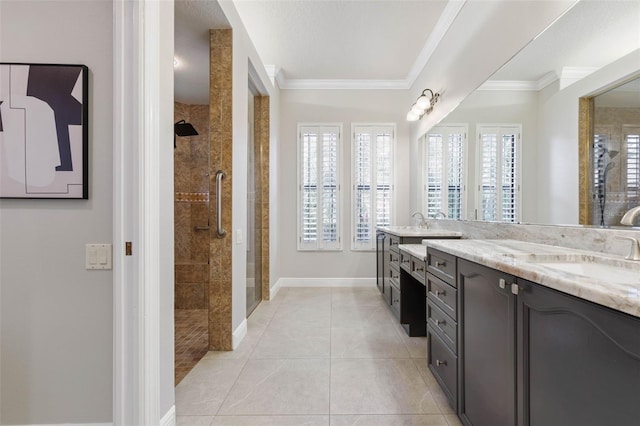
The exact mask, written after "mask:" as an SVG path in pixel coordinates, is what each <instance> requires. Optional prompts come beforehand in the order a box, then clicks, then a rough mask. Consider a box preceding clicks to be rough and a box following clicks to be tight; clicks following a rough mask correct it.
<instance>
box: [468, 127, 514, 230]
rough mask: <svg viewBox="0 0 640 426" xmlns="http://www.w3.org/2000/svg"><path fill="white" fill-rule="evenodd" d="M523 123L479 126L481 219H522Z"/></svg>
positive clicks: (501, 220)
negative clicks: (521, 157)
mask: <svg viewBox="0 0 640 426" xmlns="http://www.w3.org/2000/svg"><path fill="white" fill-rule="evenodd" d="M520 129H521V128H520V126H479V135H478V139H479V140H478V149H479V156H478V158H479V162H480V164H479V174H480V178H479V183H480V184H479V185H478V191H479V197H478V200H479V206H478V207H479V213H480V217H479V218H478V219H480V220H488V221H499V222H518V221H519V220H520V215H521V213H520V133H521V131H520Z"/></svg>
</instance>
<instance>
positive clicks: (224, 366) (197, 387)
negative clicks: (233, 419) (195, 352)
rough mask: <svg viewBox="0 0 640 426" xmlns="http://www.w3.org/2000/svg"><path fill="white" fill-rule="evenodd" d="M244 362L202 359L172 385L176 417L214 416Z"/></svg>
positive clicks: (238, 360)
mask: <svg viewBox="0 0 640 426" xmlns="http://www.w3.org/2000/svg"><path fill="white" fill-rule="evenodd" d="M245 362H246V360H244V359H235V360H234V359H226V360H222V359H216V360H212V359H203V360H201V361H200V362H199V363H198V364H197V365H196V366H195V367H194V369H193V370H191V372H190V373H189V374H188V375H187V376H186V377H185V378H184V379H183V380H182V382H180V384H179V385H178V386H176V413H177V415H198V416H212V415H215V414H217V412H218V409H219V408H220V406H221V405H222V402H223V401H224V399H225V397H226V396H227V393H228V392H229V389H231V387H232V386H233V384H234V383H235V381H236V379H237V378H238V375H239V374H240V371H241V370H242V367H243V366H244V364H245Z"/></svg>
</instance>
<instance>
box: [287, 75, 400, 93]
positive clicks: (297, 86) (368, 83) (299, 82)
mask: <svg viewBox="0 0 640 426" xmlns="http://www.w3.org/2000/svg"><path fill="white" fill-rule="evenodd" d="M276 81H277V82H278V86H279V87H280V89H284V90H407V89H409V85H408V84H407V82H406V80H316V79H313V80H311V79H310V80H305V79H294V80H287V79H286V78H285V77H284V75H283V73H279V74H277V75H276Z"/></svg>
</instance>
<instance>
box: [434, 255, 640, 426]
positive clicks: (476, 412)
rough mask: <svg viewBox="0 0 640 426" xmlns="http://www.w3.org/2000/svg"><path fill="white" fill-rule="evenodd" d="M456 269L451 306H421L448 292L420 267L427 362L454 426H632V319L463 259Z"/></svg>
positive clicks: (635, 393) (636, 373)
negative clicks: (454, 416) (452, 411)
mask: <svg viewBox="0 0 640 426" xmlns="http://www.w3.org/2000/svg"><path fill="white" fill-rule="evenodd" d="M456 266H457V271H456V272H455V274H456V276H457V280H456V286H457V306H454V305H451V304H450V303H446V304H445V303H444V300H443V298H440V299H437V298H435V297H431V298H429V296H431V295H432V293H434V295H435V291H439V290H435V289H439V288H440V287H441V286H442V285H443V284H445V285H446V284H447V282H445V281H444V280H441V279H440V278H437V277H435V276H434V275H433V274H431V270H430V269H429V266H428V267H427V270H428V272H429V273H428V274H427V280H428V281H429V279H431V280H433V281H434V283H435V284H436V285H434V286H433V289H434V291H433V292H431V291H429V293H428V294H429V296H428V297H427V299H428V301H427V317H428V351H429V355H428V356H429V358H430V359H429V366H430V368H431V370H432V371H433V372H434V375H435V376H436V379H438V382H439V383H440V385H441V386H442V388H443V390H444V391H445V393H446V394H447V395H448V396H449V398H450V400H452V401H455V398H456V397H457V401H458V404H457V412H458V415H459V417H460V419H461V420H462V423H464V424H465V425H474V426H494V425H517V426H556V425H557V426H565V425H581V426H583V425H587V426H589V425H593V426H601V425H615V426H635V425H639V424H640V318H637V317H633V316H631V315H627V314H624V313H621V312H618V311H616V310H613V309H609V308H606V307H603V306H600V305H597V304H595V303H592V302H588V301H585V300H583V299H580V298H577V297H574V296H571V295H568V294H565V293H562V292H559V291H556V290H553V289H550V288H548V287H545V286H542V285H539V284H536V283H532V282H529V281H526V280H523V279H521V278H517V277H514V276H512V275H509V274H505V273H502V272H500V271H497V270H494V269H492V268H488V267H486V266H482V265H479V264H476V263H473V262H469V261H466V260H464V259H457V262H456ZM440 269H442V268H440ZM442 272H443V271H439V273H438V276H440V277H443V278H447V277H446V276H445V275H443V273H442ZM429 277H431V278H429ZM428 286H429V284H428ZM445 289H447V288H445ZM443 306H444V307H445V308H447V309H449V311H447V310H445V309H443ZM452 312H455V313H457V320H458V324H457V325H458V328H457V329H456V328H455V327H454V324H452V323H451V321H452V319H453V318H452V317H451V316H450V315H451V313H452ZM456 330H457V333H456ZM456 349H457V352H456ZM456 362H457V369H458V371H457V376H456V369H455V368H452V363H453V364H455V363H456ZM436 364H437V365H436ZM456 377H457V380H455V378H456ZM452 405H453V406H454V407H455V406H456V405H455V404H453V403H452Z"/></svg>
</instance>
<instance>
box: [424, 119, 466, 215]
mask: <svg viewBox="0 0 640 426" xmlns="http://www.w3.org/2000/svg"><path fill="white" fill-rule="evenodd" d="M422 152H423V156H422V158H423V167H422V171H423V185H422V188H424V189H423V194H422V196H423V209H424V212H425V213H426V217H428V218H436V217H442V216H444V217H446V218H449V219H465V217H464V211H465V209H464V207H465V190H466V178H467V176H466V174H467V168H466V167H465V164H466V156H467V126H466V125H455V126H436V127H434V128H433V129H431V130H430V131H429V133H427V134H426V135H425V136H424V138H423V140H422Z"/></svg>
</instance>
